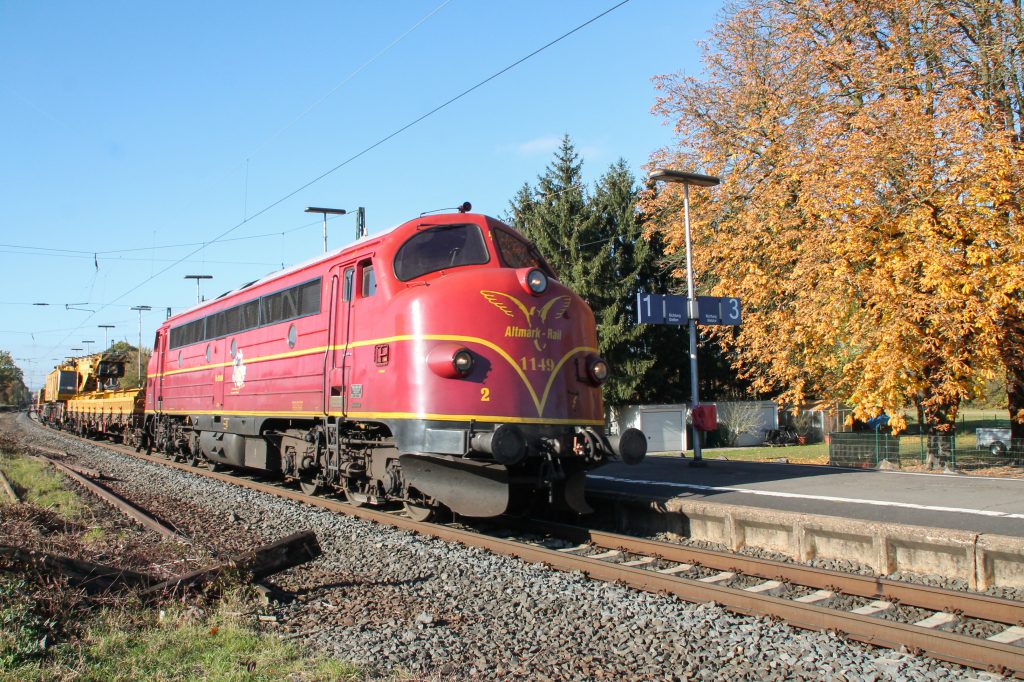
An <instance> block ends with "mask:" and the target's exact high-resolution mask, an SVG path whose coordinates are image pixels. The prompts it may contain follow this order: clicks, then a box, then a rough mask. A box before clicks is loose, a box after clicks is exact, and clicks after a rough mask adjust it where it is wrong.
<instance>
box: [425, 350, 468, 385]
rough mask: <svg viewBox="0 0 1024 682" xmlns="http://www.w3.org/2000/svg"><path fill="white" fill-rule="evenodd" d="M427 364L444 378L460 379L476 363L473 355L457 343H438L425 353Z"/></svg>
mask: <svg viewBox="0 0 1024 682" xmlns="http://www.w3.org/2000/svg"><path fill="white" fill-rule="evenodd" d="M426 360H427V366H428V367H430V369H431V370H432V371H433V372H434V374H437V375H438V376H442V377H444V378H445V379H462V378H464V377H467V376H469V373H470V372H472V371H473V365H475V364H476V359H475V356H474V355H473V353H472V352H470V350H469V349H468V348H466V347H465V346H463V345H462V344H459V343H439V344H437V345H436V346H434V347H433V348H431V349H430V352H429V353H427V358H426Z"/></svg>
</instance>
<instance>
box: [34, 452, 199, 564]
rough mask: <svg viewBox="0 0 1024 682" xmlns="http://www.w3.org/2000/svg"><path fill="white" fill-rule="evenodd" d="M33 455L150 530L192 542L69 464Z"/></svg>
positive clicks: (167, 536) (178, 539) (185, 541)
mask: <svg viewBox="0 0 1024 682" xmlns="http://www.w3.org/2000/svg"><path fill="white" fill-rule="evenodd" d="M31 456H32V457H34V458H36V459H38V460H40V461H42V462H45V463H47V464H49V465H50V466H52V467H53V468H55V469H57V470H58V471H60V472H61V473H63V474H64V475H65V476H67V477H68V478H70V479H72V480H73V481H75V482H76V483H78V484H79V485H81V486H82V487H84V488H85V489H86V490H88V491H89V492H91V493H92V494H93V495H96V497H98V498H100V499H101V500H103V501H104V502H106V503H107V504H109V505H110V506H112V507H114V508H115V509H117V510H118V511H120V512H121V513H123V514H124V515H125V516H127V517H129V518H131V519H132V520H133V521H135V522H136V523H138V524H139V525H141V526H142V527H144V528H147V529H148V530H151V531H153V532H155V533H159V534H160V535H163V536H164V537H166V538H170V539H172V540H176V541H178V542H184V543H186V544H191V540H189V539H188V538H186V537H185V536H184V535H182V534H181V533H179V532H178V531H176V530H174V529H173V528H171V527H170V526H167V525H165V524H164V523H161V522H160V521H158V520H157V519H156V518H154V517H153V516H152V515H150V514H147V513H146V512H144V511H143V510H141V509H139V508H138V507H136V506H135V505H133V504H132V503H131V502H129V501H128V500H126V499H124V498H123V497H120V496H119V495H116V494H115V493H113V492H112V491H110V490H108V489H107V488H104V487H102V486H100V485H97V484H96V483H94V482H92V481H90V480H89V479H88V478H86V477H85V476H83V475H82V474H80V473H78V472H77V471H74V470H73V469H71V468H69V467H68V466H66V465H64V464H62V463H61V462H58V461H57V460H55V459H51V458H49V457H47V456H45V455H31Z"/></svg>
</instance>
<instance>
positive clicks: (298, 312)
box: [260, 279, 320, 324]
mask: <svg viewBox="0 0 1024 682" xmlns="http://www.w3.org/2000/svg"><path fill="white" fill-rule="evenodd" d="M319 312H320V280H319V279H315V280H313V281H312V282H306V283H305V284H299V285H298V286H294V287H291V288H290V289H285V290H284V291H279V292H277V293H276V294H271V295H269V296H264V297H263V298H261V299H260V321H261V323H262V324H274V323H275V322H283V321H285V320H293V319H295V318H296V317H302V316H304V315H313V314H316V313H319Z"/></svg>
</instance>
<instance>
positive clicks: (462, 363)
mask: <svg viewBox="0 0 1024 682" xmlns="http://www.w3.org/2000/svg"><path fill="white" fill-rule="evenodd" d="M452 367H454V368H455V371H456V372H458V373H459V374H461V375H462V376H466V375H467V374H469V373H470V372H471V371H472V370H473V354H472V353H470V352H469V351H468V350H466V349H465V348H463V349H462V350H458V351H456V352H455V354H454V355H453V356H452Z"/></svg>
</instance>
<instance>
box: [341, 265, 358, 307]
mask: <svg viewBox="0 0 1024 682" xmlns="http://www.w3.org/2000/svg"><path fill="white" fill-rule="evenodd" d="M355 281H356V269H355V268H346V269H345V288H344V290H343V292H342V295H341V300H343V301H351V300H352V287H353V286H354V283H355Z"/></svg>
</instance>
